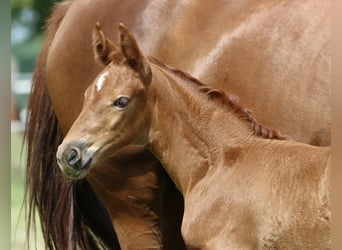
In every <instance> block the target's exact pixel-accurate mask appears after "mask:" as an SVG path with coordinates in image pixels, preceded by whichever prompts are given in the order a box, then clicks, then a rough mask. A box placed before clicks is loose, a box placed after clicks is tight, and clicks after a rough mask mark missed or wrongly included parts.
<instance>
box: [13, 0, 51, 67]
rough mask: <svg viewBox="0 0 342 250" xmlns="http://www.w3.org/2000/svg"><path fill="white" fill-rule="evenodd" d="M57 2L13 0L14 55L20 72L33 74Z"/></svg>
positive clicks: (48, 0)
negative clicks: (49, 19)
mask: <svg viewBox="0 0 342 250" xmlns="http://www.w3.org/2000/svg"><path fill="white" fill-rule="evenodd" d="M56 2H58V1H57V0H11V15H12V28H11V30H12V54H13V55H14V56H15V58H16V59H17V61H18V65H19V69H20V71H25V72H31V71H32V70H33V69H34V65H35V61H36V60H35V59H36V57H37V54H38V52H39V50H40V46H41V43H42V41H43V31H44V30H45V27H44V26H45V21H46V19H47V18H48V16H49V15H50V13H51V10H52V7H53V5H54V3H56Z"/></svg>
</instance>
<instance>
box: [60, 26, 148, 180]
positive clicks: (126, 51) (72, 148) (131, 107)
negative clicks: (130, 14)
mask: <svg viewBox="0 0 342 250" xmlns="http://www.w3.org/2000/svg"><path fill="white" fill-rule="evenodd" d="M119 31H120V32H119V33H120V38H119V48H118V47H116V46H115V45H114V44H113V43H112V42H111V41H110V40H109V39H107V38H106V37H105V35H104V34H103V32H102V31H101V29H100V26H99V24H97V25H96V28H95V30H94V36H93V49H94V53H95V58H96V59H97V60H98V61H99V62H101V63H102V64H103V65H104V66H105V68H104V70H103V71H102V72H101V73H100V74H99V75H98V76H97V78H96V79H95V81H94V82H93V83H92V84H91V85H90V86H89V87H88V89H87V90H86V92H85V98H84V104H83V108H82V111H81V113H80V115H79V117H78V118H77V120H76V121H75V122H74V124H73V126H72V127H71V129H70V131H69V132H68V134H67V135H66V137H65V139H64V141H63V143H62V144H61V145H60V146H59V148H58V152H57V160H58V164H59V166H60V168H61V169H62V171H63V172H64V173H65V174H66V175H67V176H69V177H70V178H73V179H79V178H82V177H84V176H85V175H86V174H87V172H88V170H89V169H90V168H91V167H92V166H93V165H96V164H98V163H99V162H101V161H102V160H105V159H106V158H109V157H110V156H111V154H113V153H115V152H117V151H119V150H120V149H122V148H123V147H124V146H126V145H144V144H145V143H146V141H147V136H148V132H149V120H150V119H148V117H149V115H150V113H149V112H148V108H147V101H146V94H147V90H148V88H149V85H150V83H151V79H152V75H151V69H150V66H149V62H148V60H147V58H146V57H145V56H144V55H143V54H142V53H141V52H140V49H139V48H138V45H137V43H136V41H135V39H134V38H133V36H132V35H131V34H130V32H129V31H128V30H127V28H126V27H124V26H123V25H122V24H120V26H119Z"/></svg>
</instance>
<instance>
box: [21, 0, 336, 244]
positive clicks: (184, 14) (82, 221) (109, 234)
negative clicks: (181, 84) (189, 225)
mask: <svg viewBox="0 0 342 250" xmlns="http://www.w3.org/2000/svg"><path fill="white" fill-rule="evenodd" d="M329 20H330V2H329V1H318V0H316V1H300V2H298V1H290V0H286V1H285V0H283V1H266V0H264V1H257V2H256V1H242V2H239V3H237V2H233V1H214V2H213V1H207V2H203V1H201V2H188V1H152V0H142V1H136V2H133V1H129V2H123V1H114V0H111V1H109V0H93V1H85V0H74V1H72V2H63V3H60V4H58V5H56V7H55V9H54V12H53V14H52V16H51V18H50V20H49V22H48V25H47V31H48V32H47V38H46V41H45V43H44V47H43V49H42V52H41V54H40V56H39V60H38V64H37V67H36V70H35V74H34V79H33V89H32V94H31V98H30V102H29V107H28V112H29V113H28V118H29V119H28V123H27V138H28V146H29V159H28V175H27V178H28V179H27V183H28V184H27V192H28V199H29V200H30V205H29V206H30V211H31V212H30V214H31V215H30V216H34V209H35V208H37V209H38V212H39V213H38V214H39V216H40V218H41V222H42V227H43V231H44V232H43V233H44V236H45V240H46V242H47V245H48V247H49V248H57V249H70V248H75V247H76V245H78V246H80V247H81V248H83V249H89V248H90V249H95V246H94V245H97V244H99V242H98V241H97V240H96V241H94V240H93V238H92V236H93V235H97V236H98V237H99V238H100V239H102V240H103V241H104V244H106V245H109V246H111V247H113V246H114V245H115V244H116V243H115V242H116V239H115V238H113V228H112V226H111V225H110V224H108V220H109V217H108V215H106V211H104V208H103V207H102V206H101V205H100V203H98V202H96V199H97V198H96V196H95V195H94V193H93V189H94V190H95V192H96V193H97V195H98V196H99V197H100V199H102V202H103V203H104V205H105V207H106V208H107V210H108V211H112V214H111V215H110V217H111V219H112V220H113V223H114V224H115V227H116V230H117V233H118V237H119V239H121V240H120V243H122V244H121V247H123V248H125V247H127V246H126V245H125V243H127V244H128V245H129V244H132V245H133V247H134V245H135V244H139V246H141V247H143V245H141V244H142V243H141V242H142V241H141V240H140V239H141V237H147V238H149V239H150V240H149V241H148V242H152V244H153V245H155V244H157V243H158V244H160V243H161V242H160V241H161V234H162V233H161V232H158V227H156V224H158V223H157V221H158V220H159V221H160V228H161V231H164V238H163V240H162V241H163V243H164V245H165V247H166V248H167V247H169V248H172V249H175V248H177V247H174V246H178V245H182V241H181V239H180V236H179V232H177V228H179V224H180V219H181V210H182V204H179V203H182V202H181V197H180V196H179V194H178V193H177V192H176V191H174V190H173V189H172V187H170V185H165V187H164V188H162V190H164V189H166V190H165V192H163V191H161V192H158V190H159V189H158V186H159V185H162V186H164V184H163V183H165V182H164V181H162V180H161V179H162V178H167V177H165V174H163V173H159V171H162V170H160V169H159V168H158V167H157V165H158V163H157V161H156V160H155V159H154V158H151V154H150V153H148V152H146V151H143V152H140V154H138V155H135V157H134V156H133V155H132V154H128V155H127V157H123V159H116V160H113V161H111V162H110V163H108V167H107V168H105V167H103V168H97V170H96V171H95V170H94V171H92V173H91V174H90V175H89V176H88V177H87V180H83V181H81V182H77V183H74V182H71V181H68V180H67V179H66V178H65V177H64V176H62V175H61V173H60V171H59V169H58V167H57V165H56V161H55V159H54V158H53V156H54V155H55V152H56V150H57V145H58V144H59V143H61V140H62V138H63V134H66V133H67V131H68V130H69V128H70V126H71V125H72V123H73V122H74V120H75V119H76V117H77V115H78V114H79V112H80V110H81V107H82V102H83V92H84V91H85V89H86V88H87V87H88V86H89V84H90V83H91V82H92V81H93V79H94V78H95V77H96V75H97V74H98V73H99V72H100V71H101V70H102V69H103V66H102V65H101V64H99V63H97V62H96V61H95V60H94V58H93V56H92V47H91V45H90V44H91V39H92V35H91V34H92V29H93V26H94V23H95V22H96V21H100V22H101V23H102V26H103V30H104V31H105V32H106V33H107V34H108V35H109V38H110V39H115V40H116V37H117V31H116V30H115V29H114V28H113V27H115V24H116V23H119V22H124V23H126V24H127V25H128V26H129V27H132V28H133V32H134V33H135V34H136V36H137V37H138V38H139V40H141V41H142V44H141V47H142V50H143V51H144V52H145V53H148V54H153V55H155V56H157V57H159V58H162V59H163V60H164V61H165V62H167V63H168V64H170V65H173V66H175V67H177V68H181V69H183V70H185V71H188V72H190V73H192V74H193V75H194V76H196V77H199V78H200V79H202V80H204V81H205V82H207V83H209V84H210V85H211V86H215V87H220V88H221V89H224V90H225V91H230V92H231V93H235V94H237V95H239V97H240V98H241V103H243V104H244V105H246V106H248V107H249V108H251V109H252V110H253V111H254V112H255V113H256V115H257V117H258V119H259V120H260V121H261V122H262V123H264V124H266V125H268V126H271V127H276V128H278V129H280V130H281V131H282V132H283V133H284V134H287V135H288V136H289V137H291V138H293V139H294V140H297V141H302V142H306V143H311V144H320V145H327V144H330V107H329V100H330V75H329V74H330V61H329ZM189 48H193V49H189ZM57 120H58V121H57ZM257 128H258V127H256V129H257ZM259 129H260V127H259ZM262 132H264V133H267V132H268V130H265V131H262ZM130 153H132V152H130ZM136 153H137V152H136ZM137 162H138V163H139V164H138V165H139V166H136V163H137ZM141 163H142V164H144V165H145V166H146V169H145V173H146V174H147V175H146V176H145V177H143V178H145V180H144V181H142V180H137V179H136V178H135V176H134V174H133V175H131V173H128V172H129V171H128V169H134V168H135V167H136V168H137V169H140V170H139V171H141ZM127 164H130V166H131V167H126V166H127ZM109 166H114V167H109ZM120 166H122V167H121V168H120ZM118 169H121V170H120V171H119V172H116V171H118ZM149 170H151V171H152V172H149ZM133 172H134V171H133ZM148 173H150V174H151V175H152V176H151V175H148ZM127 176H130V178H129V177H127ZM141 176H143V175H141ZM162 176H164V177H162ZM118 178H119V179H120V180H121V181H114V179H115V180H118ZM126 178H128V179H126ZM158 179H159V180H158ZM97 180H99V181H97ZM124 180H127V181H124ZM129 180H130V181H129ZM88 181H89V182H91V186H90V185H89V184H88ZM136 181H138V182H139V184H141V183H143V182H144V183H145V184H143V186H145V187H147V189H148V190H149V194H151V195H152V196H153V194H154V195H155V196H156V197H165V196H166V198H165V199H166V200H168V202H165V204H169V203H171V204H174V203H175V204H174V205H173V206H170V205H164V206H162V207H160V205H161V204H163V202H156V201H158V199H157V198H156V197H152V196H150V197H147V199H146V197H144V194H145V192H142V193H140V192H139V190H142V189H141V186H139V187H137V186H136V185H137V182H136ZM145 181H146V182H145ZM113 183H114V184H113ZM115 183H116V184H117V185H118V186H120V187H119V188H118V186H115ZM100 184H101V185H100ZM125 184H127V185H125ZM113 185H114V186H113ZM106 190H107V191H106ZM113 190H115V191H113ZM130 192H138V193H139V194H136V193H135V194H134V195H133V196H134V197H136V196H139V197H140V201H142V203H139V205H137V203H138V202H135V201H132V199H131V198H132V196H128V195H127V193H130ZM158 194H159V195H158ZM113 196H116V197H113ZM129 197H130V198H129ZM124 200H126V203H125V202H124ZM138 200H139V199H138ZM159 200H160V199H159ZM151 202H152V203H153V204H151ZM155 203H158V204H155ZM90 205H94V207H90ZM145 205H147V207H151V210H150V211H153V212H152V213H150V214H149V215H148V216H146V212H144V211H146V206H145ZM176 208H178V211H173V210H177V209H176ZM94 209H97V212H94ZM161 209H162V210H161ZM165 209H166V211H165ZM167 209H169V211H168V210H167ZM147 210H148V209H147ZM158 210H159V211H163V212H162V213H164V214H165V213H166V214H168V215H169V216H166V217H165V216H160V214H159V215H158ZM170 210H171V211H170ZM89 211H91V212H89ZM115 211H120V212H115ZM172 212H174V215H173V216H172V215H170V213H172ZM94 215H96V216H95V218H94ZM159 217H161V218H164V219H159ZM100 218H102V219H100ZM132 218H133V219H132ZM145 218H148V219H147V220H145ZM167 218H171V219H170V220H171V222H167V221H165V219H167ZM177 218H178V219H177ZM100 220H102V221H103V223H102V224H100V222H99V221H100ZM115 221H116V222H115ZM132 221H133V222H132ZM127 222H128V223H127ZM104 225H106V226H104ZM120 225H126V226H122V227H121V226H120ZM137 225H139V226H137ZM152 225H153V226H152ZM123 227H128V229H123ZM132 227H134V229H139V228H140V227H143V228H145V229H146V227H148V228H153V230H148V232H150V234H148V233H145V234H144V235H142V234H141V230H131V229H132ZM145 229H143V231H144V232H147V231H146V230H145ZM155 229H157V230H155ZM87 230H88V231H87ZM90 231H91V232H90ZM151 231H153V233H151ZM170 231H171V232H175V233H170ZM165 232H169V233H165ZM126 233H128V234H126ZM165 236H166V238H165ZM168 236H170V237H169V238H168ZM71 239H72V240H71ZM134 239H135V240H134ZM137 242H138V243H137ZM144 242H146V241H144ZM173 244H175V245H173Z"/></svg>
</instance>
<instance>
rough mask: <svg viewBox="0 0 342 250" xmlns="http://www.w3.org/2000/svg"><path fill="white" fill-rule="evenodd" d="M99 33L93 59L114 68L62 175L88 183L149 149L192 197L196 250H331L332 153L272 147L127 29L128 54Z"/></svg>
mask: <svg viewBox="0 0 342 250" xmlns="http://www.w3.org/2000/svg"><path fill="white" fill-rule="evenodd" d="M97 29H98V30H97V31H95V32H96V35H97V38H95V41H94V43H93V44H94V50H95V52H96V56H97V58H99V59H100V60H102V62H103V63H104V64H106V65H107V66H106V68H105V69H104V70H103V71H102V72H101V73H100V74H99V76H98V77H97V78H96V79H95V81H94V82H93V83H92V84H91V85H90V86H89V87H88V89H87V91H86V92H85V101H84V106H83V109H82V111H81V113H80V115H79V116H78V118H77V119H76V121H75V123H74V124H73V126H72V127H71V129H70V130H69V132H68V134H67V135H66V137H65V138H64V140H63V143H62V144H61V145H60V146H59V149H58V152H57V158H58V164H59V166H60V167H61V169H62V171H63V172H65V173H69V174H70V175H85V174H87V173H88V172H90V173H91V172H92V171H95V170H96V169H97V168H98V166H99V165H101V163H102V162H103V161H105V160H106V159H108V158H110V157H111V156H112V155H113V154H115V153H116V152H118V151H120V150H121V149H122V148H125V147H126V146H144V147H147V148H148V149H149V150H150V151H151V152H152V153H153V154H154V155H155V156H156V157H157V158H158V160H159V161H160V162H161V163H162V165H163V167H164V168H165V170H166V171H167V172H168V174H169V175H170V177H171V179H172V180H173V181H174V182H175V184H176V185H177V187H178V189H179V190H180V191H181V193H182V195H183V197H184V217H183V222H182V235H183V238H184V240H185V243H186V245H187V247H188V248H190V249H192V248H193V249H208V250H209V249H210V250H211V249H330V248H331V238H330V198H329V179H330V169H331V148H330V147H314V146H311V145H307V144H303V143H298V142H293V141H286V140H279V139H282V137H281V135H279V134H278V133H277V132H276V131H269V132H268V133H266V134H267V135H269V134H272V135H273V136H274V139H273V140H271V139H270V138H263V137H264V136H263V134H260V131H259V130H254V129H252V128H251V125H253V124H255V123H257V122H256V120H255V119H254V118H253V116H251V114H250V113H249V112H248V110H246V109H244V108H242V107H241V106H240V105H239V104H238V103H237V102H236V101H234V100H233V99H232V98H231V97H230V96H229V95H226V94H225V93H224V92H222V91H219V90H216V89H213V88H210V87H208V86H206V85H205V84H203V83H201V82H199V81H198V80H196V79H194V78H192V77H191V76H189V75H187V74H184V73H183V72H181V71H179V70H174V69H171V68H170V67H168V66H166V65H165V64H163V63H161V62H160V61H159V60H157V59H154V58H150V59H148V58H147V57H145V56H144V55H143V54H142V53H141V51H140V50H139V48H138V46H137V44H136V41H135V39H134V38H133V36H132V35H131V34H130V33H129V31H128V30H127V29H126V28H125V27H124V26H123V25H120V49H118V48H116V47H115V46H114V45H113V44H111V43H110V42H109V41H108V40H107V39H106V38H105V37H104V36H103V34H102V33H101V31H99V28H97ZM104 48H105V49H104ZM252 127H254V126H252ZM261 128H263V127H262V126H261ZM264 129H266V128H264ZM267 130H269V129H267Z"/></svg>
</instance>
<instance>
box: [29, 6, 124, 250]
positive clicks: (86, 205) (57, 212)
mask: <svg viewBox="0 0 342 250" xmlns="http://www.w3.org/2000/svg"><path fill="white" fill-rule="evenodd" d="M70 4H71V2H70V1H66V2H62V3H59V4H57V5H55V8H54V10H53V13H52V15H51V17H50V19H49V20H48V23H47V36H46V40H45V43H44V46H43V48H42V50H41V53H40V55H39V58H38V61H37V65H36V69H35V72H34V75H33V79H32V90H31V94H30V99H29V102H28V107H27V112H28V113H27V127H26V132H25V139H26V140H27V143H28V158H27V173H26V191H25V202H26V205H27V221H28V225H27V239H29V236H30V227H31V226H32V225H33V226H35V225H36V223H35V221H36V220H35V219H36V218H35V215H36V213H37V214H38V216H39V218H40V223H41V227H42V233H43V237H44V241H45V245H46V248H47V249H58V250H59V249H67V250H69V249H70V250H74V249H120V247H119V244H118V240H117V238H116V234H115V231H114V228H113V226H112V223H111V220H110V218H109V215H108V213H107V211H106V209H105V208H104V206H103V205H102V204H101V203H100V202H99V200H98V198H97V197H96V195H95V193H94V192H93V190H92V189H91V187H90V185H89V183H88V182H87V181H86V180H83V181H79V182H75V181H71V180H68V179H67V178H66V177H64V176H63V175H62V173H61V171H60V169H59V168H58V166H57V163H56V157H55V154H56V150H57V147H58V145H59V144H60V143H61V142H62V139H63V135H62V131H61V129H60V127H59V125H58V121H57V118H56V115H55V113H54V109H53V106H52V103H51V100H50V97H49V94H48V91H47V87H46V84H45V64H46V57H47V52H48V50H49V46H50V44H51V42H52V40H53V38H54V35H55V33H56V31H57V29H58V27H59V24H60V23H61V21H62V19H63V17H64V16H65V13H66V12H67V10H68V8H69V6H70Z"/></svg>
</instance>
